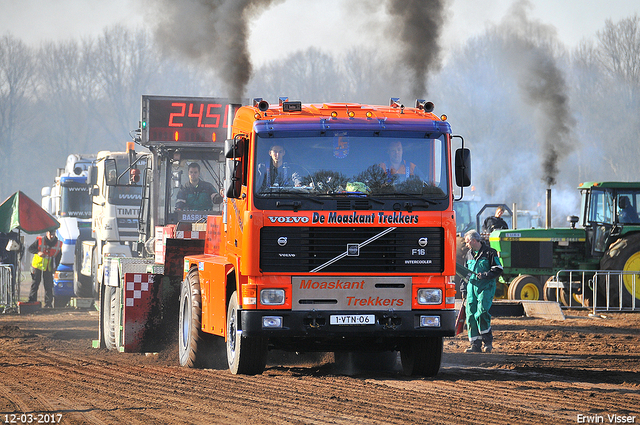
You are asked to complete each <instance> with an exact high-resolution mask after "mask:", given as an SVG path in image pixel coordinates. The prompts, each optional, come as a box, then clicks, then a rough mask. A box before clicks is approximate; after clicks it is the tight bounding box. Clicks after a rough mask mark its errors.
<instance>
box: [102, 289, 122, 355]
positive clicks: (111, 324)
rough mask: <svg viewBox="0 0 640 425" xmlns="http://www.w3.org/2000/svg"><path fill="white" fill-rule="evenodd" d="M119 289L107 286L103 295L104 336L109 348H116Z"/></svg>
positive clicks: (105, 343) (106, 345) (105, 344)
mask: <svg viewBox="0 0 640 425" xmlns="http://www.w3.org/2000/svg"><path fill="white" fill-rule="evenodd" d="M118 289H119V288H116V287H113V286H105V287H104V292H103V295H102V305H101V307H102V312H101V313H100V316H101V317H102V337H103V339H104V341H103V342H104V346H105V347H106V348H107V350H113V349H114V348H116V315H117V314H118V309H119V305H118V302H119V300H118V295H119V294H118Z"/></svg>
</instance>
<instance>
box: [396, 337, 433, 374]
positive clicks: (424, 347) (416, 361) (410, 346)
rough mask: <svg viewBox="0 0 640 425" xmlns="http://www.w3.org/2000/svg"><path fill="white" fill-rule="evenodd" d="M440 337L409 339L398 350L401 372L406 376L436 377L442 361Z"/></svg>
mask: <svg viewBox="0 0 640 425" xmlns="http://www.w3.org/2000/svg"><path fill="white" fill-rule="evenodd" d="M442 347H443V344H442V337H441V336H431V337H417V338H409V339H408V340H407V341H406V342H405V343H404V344H403V346H402V347H401V348H400V360H401V361H402V371H403V373H404V374H405V375H407V376H413V375H422V376H436V375H437V374H438V371H439V370H440V362H441V360H442Z"/></svg>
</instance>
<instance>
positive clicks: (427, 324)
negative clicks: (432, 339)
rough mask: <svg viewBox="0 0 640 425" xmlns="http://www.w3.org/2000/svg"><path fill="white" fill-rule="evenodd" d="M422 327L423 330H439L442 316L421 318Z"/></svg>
mask: <svg viewBox="0 0 640 425" xmlns="http://www.w3.org/2000/svg"><path fill="white" fill-rule="evenodd" d="M420 327H422V328H439V327H440V316H420Z"/></svg>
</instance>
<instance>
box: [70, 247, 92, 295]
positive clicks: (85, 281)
mask: <svg viewBox="0 0 640 425" xmlns="http://www.w3.org/2000/svg"><path fill="white" fill-rule="evenodd" d="M81 268H82V241H81V240H77V241H76V250H75V257H74V261H73V293H74V294H75V296H76V297H78V298H93V297H94V293H93V279H92V278H91V276H85V275H83V274H82V273H80V269H81Z"/></svg>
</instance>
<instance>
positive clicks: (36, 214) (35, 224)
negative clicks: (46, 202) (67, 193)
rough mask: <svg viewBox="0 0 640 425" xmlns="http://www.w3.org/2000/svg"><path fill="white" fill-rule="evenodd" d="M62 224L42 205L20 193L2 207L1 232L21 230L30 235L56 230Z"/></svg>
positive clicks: (15, 194) (0, 211) (0, 216)
mask: <svg viewBox="0 0 640 425" xmlns="http://www.w3.org/2000/svg"><path fill="white" fill-rule="evenodd" d="M58 227H60V223H59V222H58V220H56V219H55V218H54V217H53V216H52V215H51V214H49V213H48V212H46V211H45V210H44V209H42V207H41V206H40V205H38V204H37V203H36V202H34V201H33V200H32V199H31V198H29V197H28V196H27V195H25V194H24V193H22V192H20V191H18V192H16V193H14V194H13V195H11V196H9V197H8V198H7V199H6V200H5V201H4V202H3V203H2V205H0V232H3V233H8V232H10V231H12V230H15V229H19V230H22V231H23V232H25V233H28V234H30V235H33V234H38V233H44V232H46V231H47V230H55V229H57V228H58Z"/></svg>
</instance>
